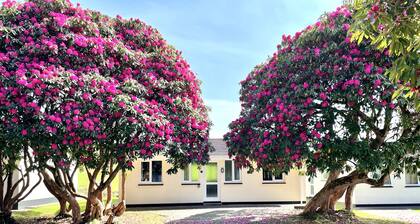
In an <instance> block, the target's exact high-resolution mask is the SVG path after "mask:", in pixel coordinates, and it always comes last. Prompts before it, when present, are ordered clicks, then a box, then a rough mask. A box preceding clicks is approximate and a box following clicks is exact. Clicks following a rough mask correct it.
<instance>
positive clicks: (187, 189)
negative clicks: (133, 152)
mask: <svg viewBox="0 0 420 224" xmlns="http://www.w3.org/2000/svg"><path fill="white" fill-rule="evenodd" d="M153 160H161V161H163V163H162V182H163V185H142V186H139V183H140V162H141V160H138V161H136V162H135V163H134V165H135V169H133V170H132V171H129V172H127V177H126V203H127V204H128V205H129V204H165V203H202V202H203V201H204V194H205V191H204V190H205V187H204V185H203V184H201V185H182V183H183V182H182V178H183V172H182V171H180V172H178V173H177V174H172V175H168V174H166V173H165V171H166V170H168V169H169V168H170V164H168V163H166V162H165V158H164V157H161V156H159V157H156V158H155V159H153ZM225 160H228V157H227V156H211V162H217V165H218V167H217V169H218V183H219V191H218V192H219V195H220V201H221V202H292V201H293V202H299V201H300V200H304V199H305V196H306V194H305V188H304V182H305V181H304V180H305V179H304V177H303V176H299V175H298V171H295V170H294V171H291V172H290V173H289V175H285V176H284V180H285V183H283V184H263V181H262V172H254V173H252V174H248V173H247V172H246V170H241V182H242V184H226V183H225V181H224V175H225V174H224V173H222V171H221V168H224V161H225ZM202 178H203V177H202ZM301 183H302V184H301ZM120 190H121V189H120Z"/></svg>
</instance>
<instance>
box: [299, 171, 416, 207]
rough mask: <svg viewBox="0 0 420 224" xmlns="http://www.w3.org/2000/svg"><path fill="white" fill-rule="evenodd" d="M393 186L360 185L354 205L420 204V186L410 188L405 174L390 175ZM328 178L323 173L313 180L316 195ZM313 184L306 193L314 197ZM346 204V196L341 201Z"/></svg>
mask: <svg viewBox="0 0 420 224" xmlns="http://www.w3.org/2000/svg"><path fill="white" fill-rule="evenodd" d="M390 178H391V185H385V186H383V187H372V186H371V185H368V184H358V185H356V188H355V189H354V192H353V199H352V200H353V204H354V205H356V206H363V205H387V204H388V205H398V204H420V184H419V185H410V186H408V185H407V184H406V182H405V174H404V173H402V174H401V177H395V176H394V175H393V174H391V175H390ZM325 182H326V178H325V177H323V175H322V174H321V173H319V174H318V175H317V177H316V178H315V179H314V180H313V185H314V190H315V194H316V193H317V192H318V191H320V190H321V189H322V187H323V186H324V185H325ZM310 185H311V183H310V182H309V181H308V182H307V187H306V193H307V195H308V197H313V196H314V195H312V194H311V192H310V191H311V190H310ZM339 201H341V202H344V196H343V197H341V198H340V199H339Z"/></svg>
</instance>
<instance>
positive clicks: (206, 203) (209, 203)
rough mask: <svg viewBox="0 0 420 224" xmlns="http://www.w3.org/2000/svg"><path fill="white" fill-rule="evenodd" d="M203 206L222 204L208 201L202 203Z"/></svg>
mask: <svg viewBox="0 0 420 224" xmlns="http://www.w3.org/2000/svg"><path fill="white" fill-rule="evenodd" d="M203 205H204V206H220V205H222V202H220V201H209V202H203Z"/></svg>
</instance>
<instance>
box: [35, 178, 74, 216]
mask: <svg viewBox="0 0 420 224" xmlns="http://www.w3.org/2000/svg"><path fill="white" fill-rule="evenodd" d="M41 174H42V176H43V177H44V183H46V186H48V187H47V188H48V189H49V190H50V192H54V194H58V195H60V197H61V198H62V199H63V200H65V201H66V202H68V203H69V205H70V208H71V211H72V222H73V223H80V221H81V214H80V206H79V203H78V202H77V200H76V198H75V197H74V196H73V195H72V194H71V193H70V192H68V191H67V190H66V189H65V188H64V187H61V186H60V185H58V184H57V183H55V181H54V179H53V178H51V176H50V175H49V174H48V172H47V171H45V170H43V171H41ZM60 205H61V203H60ZM64 207H65V206H64Z"/></svg>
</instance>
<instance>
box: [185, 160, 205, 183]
mask: <svg viewBox="0 0 420 224" xmlns="http://www.w3.org/2000/svg"><path fill="white" fill-rule="evenodd" d="M184 170H185V169H183V170H182V181H181V182H182V183H194V184H195V183H200V180H201V176H199V177H198V180H197V181H192V180H191V179H192V178H191V176H192V167H191V163H190V164H188V180H185V179H184V177H185V171H184ZM198 170H199V171H200V169H198Z"/></svg>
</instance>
